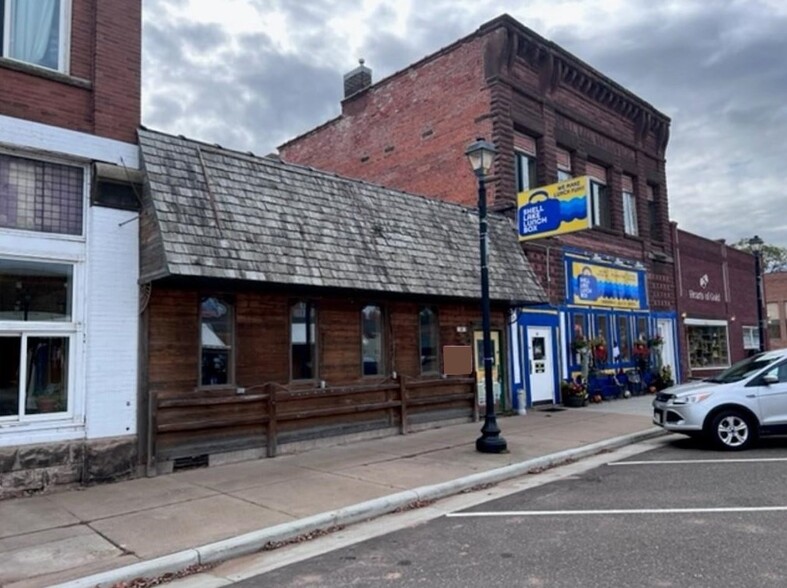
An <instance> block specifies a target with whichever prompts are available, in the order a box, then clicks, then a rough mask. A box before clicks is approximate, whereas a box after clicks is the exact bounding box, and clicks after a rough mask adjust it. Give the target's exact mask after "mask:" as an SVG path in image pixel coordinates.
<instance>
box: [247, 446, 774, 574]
mask: <svg viewBox="0 0 787 588" xmlns="http://www.w3.org/2000/svg"><path fill="white" fill-rule="evenodd" d="M785 526H787V440H785V439H771V440H767V441H765V442H764V443H763V444H761V446H760V447H758V448H757V449H754V450H751V451H747V452H744V453H720V452H717V451H712V450H709V449H708V448H705V447H703V446H701V445H698V444H697V443H695V442H693V441H691V440H689V439H683V438H670V441H668V442H665V443H662V444H661V445H659V446H657V448H656V449H652V450H650V451H647V452H644V453H640V454H638V455H632V456H628V457H625V456H624V457H622V458H617V459H616V456H615V454H610V456H609V462H608V463H603V465H600V467H595V468H594V469H590V470H587V471H581V472H579V473H578V474H576V475H573V476H569V477H566V478H563V479H558V480H556V481H553V482H550V483H547V484H544V485H540V486H536V487H533V488H530V489H527V490H524V491H521V492H517V493H514V494H510V495H508V496H505V497H504V498H500V499H497V500H493V501H491V502H486V503H483V504H478V505H476V506H474V507H472V508H469V509H465V510H460V511H456V512H451V513H448V514H447V515H446V516H442V517H440V518H436V519H434V520H431V521H430V522H428V523H424V524H421V525H417V526H414V527H412V528H406V529H403V530H400V531H397V532H394V533H390V534H387V535H384V536H380V537H376V538H374V539H370V540H368V541H363V542H360V543H357V544H354V545H352V546H349V547H345V548H341V549H336V550H333V551H330V552H328V553H325V554H323V555H320V556H318V557H313V558H311V559H308V560H305V561H300V562H298V563H296V564H293V565H289V566H286V567H282V568H279V569H275V570H273V571H270V572H268V573H265V574H262V575H259V576H256V577H253V578H250V579H248V580H245V581H242V582H240V583H237V584H235V585H236V586H244V587H261V586H293V587H294V586H298V587H303V586H329V587H331V586H336V587H339V586H359V587H361V586H369V587H371V586H374V587H377V586H392V587H397V588H398V587H410V586H430V587H433V586H452V587H453V586H457V587H462V586H506V587H509V588H510V587H511V586H539V587H541V586H572V587H573V586H583V587H595V586H598V587H614V586H654V587H662V588H663V587H671V586H675V587H678V586H679V587H687V586H722V585H723V586H728V585H746V586H751V587H755V586H785V585H787V558H785V557H784V554H785V553H787V533H785V532H784V528H785Z"/></svg>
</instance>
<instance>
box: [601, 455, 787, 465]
mask: <svg viewBox="0 0 787 588" xmlns="http://www.w3.org/2000/svg"><path fill="white" fill-rule="evenodd" d="M779 461H785V462H787V457H754V458H744V457H738V458H734V457H733V458H728V459H674V460H667V459H665V460H656V459H654V460H653V461H611V462H609V463H608V464H607V465H610V466H627V465H675V464H680V465H683V464H697V463H773V462H779Z"/></svg>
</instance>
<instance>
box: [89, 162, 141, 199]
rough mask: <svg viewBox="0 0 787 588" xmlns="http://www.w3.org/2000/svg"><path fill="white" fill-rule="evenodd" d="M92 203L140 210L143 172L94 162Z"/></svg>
mask: <svg viewBox="0 0 787 588" xmlns="http://www.w3.org/2000/svg"><path fill="white" fill-rule="evenodd" d="M90 201H91V204H93V205H96V206H104V207H107V208H119V209H122V210H139V209H140V208H141V205H142V172H140V171H139V170H132V169H128V168H126V167H123V166H119V165H110V164H107V163H100V162H96V163H94V164H93V189H92V190H91V198H90Z"/></svg>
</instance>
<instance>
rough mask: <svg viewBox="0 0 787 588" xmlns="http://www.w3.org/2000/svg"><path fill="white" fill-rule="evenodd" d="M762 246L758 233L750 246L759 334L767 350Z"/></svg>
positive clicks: (761, 348)
mask: <svg viewBox="0 0 787 588" xmlns="http://www.w3.org/2000/svg"><path fill="white" fill-rule="evenodd" d="M762 246H763V240H762V239H760V238H759V237H758V236H757V235H754V237H752V238H751V239H749V247H751V250H752V251H753V252H754V275H755V277H756V279H757V335H758V336H759V338H760V351H765V319H764V318H763V313H762V306H763V300H764V298H765V297H764V296H763V287H762Z"/></svg>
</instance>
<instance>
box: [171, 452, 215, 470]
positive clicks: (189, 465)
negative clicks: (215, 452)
mask: <svg viewBox="0 0 787 588" xmlns="http://www.w3.org/2000/svg"><path fill="white" fill-rule="evenodd" d="M206 467H208V454H207V453H204V454H202V455H192V456H189V457H178V458H176V459H175V460H174V461H173V462H172V471H173V472H177V471H180V470H193V469H194V468H206Z"/></svg>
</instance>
